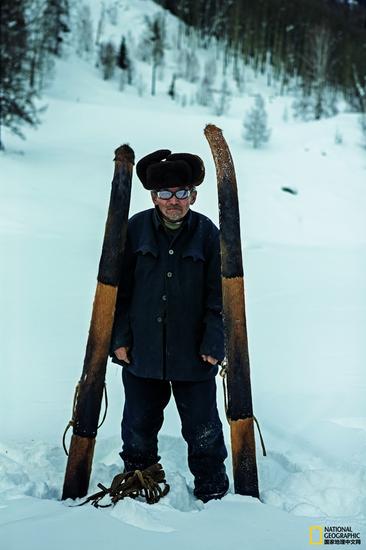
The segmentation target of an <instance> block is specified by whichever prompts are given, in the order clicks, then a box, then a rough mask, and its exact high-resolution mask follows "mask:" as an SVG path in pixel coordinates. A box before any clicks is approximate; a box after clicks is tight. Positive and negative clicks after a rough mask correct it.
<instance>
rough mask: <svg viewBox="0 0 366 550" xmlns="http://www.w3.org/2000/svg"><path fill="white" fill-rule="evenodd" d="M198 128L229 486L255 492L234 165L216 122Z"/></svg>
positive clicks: (244, 493)
mask: <svg viewBox="0 0 366 550" xmlns="http://www.w3.org/2000/svg"><path fill="white" fill-rule="evenodd" d="M204 133H205V136H206V138H207V141H208V143H209V145H210V148H211V152H212V155H213V158H214V162H215V167H216V174H217V187H218V202H219V220H220V246H221V273H222V291H223V315H224V326H225V348H226V359H227V393H228V410H227V415H228V419H229V422H230V432H231V449H232V459H233V476H234V488H235V492H236V493H239V494H241V495H250V496H253V497H257V498H259V490H258V474H257V463H256V453H255V439H254V424H253V406H252V392H251V385H250V368H249V353H248V339H247V327H246V317H245V294H244V280H243V260H242V249H241V238H240V218H239V203H238V190H237V184H236V177H235V169H234V163H233V159H232V157H231V154H230V150H229V147H228V145H227V143H226V141H225V138H224V137H223V135H222V131H221V130H220V128H217V126H214V125H213V124H209V125H207V126H206V128H205V131H204Z"/></svg>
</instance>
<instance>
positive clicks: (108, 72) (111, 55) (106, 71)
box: [98, 42, 117, 80]
mask: <svg viewBox="0 0 366 550" xmlns="http://www.w3.org/2000/svg"><path fill="white" fill-rule="evenodd" d="M116 60H117V55H116V50H115V47H114V44H113V42H102V43H101V44H100V46H99V60H98V61H99V63H98V64H100V66H101V68H102V73H103V78H104V80H110V79H111V78H112V77H113V75H114V71H115V68H116Z"/></svg>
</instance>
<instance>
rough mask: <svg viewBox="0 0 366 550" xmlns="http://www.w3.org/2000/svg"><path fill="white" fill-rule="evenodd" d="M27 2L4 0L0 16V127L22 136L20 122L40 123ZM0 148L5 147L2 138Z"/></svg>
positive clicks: (33, 124)
mask: <svg viewBox="0 0 366 550" xmlns="http://www.w3.org/2000/svg"><path fill="white" fill-rule="evenodd" d="M26 8H27V2H26V1H24V0H18V1H17V2H14V1H12V0H3V2H2V6H1V17H0V34H1V42H0V57H1V91H0V114H1V118H0V132H1V128H2V127H7V128H9V129H10V130H11V131H12V132H13V133H15V134H17V135H18V136H20V137H24V136H23V133H22V131H21V126H22V125H23V124H28V125H30V126H36V125H37V124H38V123H39V119H38V112H37V109H36V106H35V98H36V96H37V90H36V89H35V87H32V86H31V85H30V82H29V80H30V76H29V71H30V51H29V29H28V27H27V22H26ZM0 149H4V144H3V143H2V141H1V135H0Z"/></svg>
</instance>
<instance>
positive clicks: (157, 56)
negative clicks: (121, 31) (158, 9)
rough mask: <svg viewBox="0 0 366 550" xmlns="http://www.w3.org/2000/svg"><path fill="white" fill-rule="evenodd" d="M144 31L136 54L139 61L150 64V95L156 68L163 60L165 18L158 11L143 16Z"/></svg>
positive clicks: (154, 84) (152, 90) (154, 81)
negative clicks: (152, 15)
mask: <svg viewBox="0 0 366 550" xmlns="http://www.w3.org/2000/svg"><path fill="white" fill-rule="evenodd" d="M145 23H146V31H145V32H144V34H143V35H142V37H141V39H140V42H139V45H138V48H137V51H136V55H137V57H138V58H139V59H141V61H145V62H147V63H150V64H151V95H155V93H156V79H157V76H158V75H157V70H158V68H159V67H161V66H162V64H163V61H164V47H165V37H166V29H165V18H164V16H163V15H162V14H160V13H158V14H157V15H155V16H154V17H149V16H145Z"/></svg>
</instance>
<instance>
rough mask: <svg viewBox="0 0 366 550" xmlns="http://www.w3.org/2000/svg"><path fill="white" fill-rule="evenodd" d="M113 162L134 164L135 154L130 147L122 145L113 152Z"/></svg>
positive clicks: (126, 144) (125, 144)
mask: <svg viewBox="0 0 366 550" xmlns="http://www.w3.org/2000/svg"><path fill="white" fill-rule="evenodd" d="M113 160H114V161H120V162H121V161H127V162H130V163H131V164H135V153H134V150H133V149H132V147H130V146H129V145H128V143H124V144H123V145H120V146H119V147H117V149H115V151H114V159H113Z"/></svg>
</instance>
